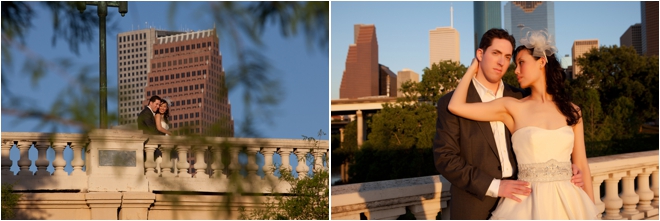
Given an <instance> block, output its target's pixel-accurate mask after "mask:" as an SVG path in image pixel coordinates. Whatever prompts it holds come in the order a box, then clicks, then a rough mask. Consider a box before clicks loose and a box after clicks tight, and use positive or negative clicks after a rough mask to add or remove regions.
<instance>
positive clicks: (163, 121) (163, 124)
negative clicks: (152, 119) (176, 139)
mask: <svg viewBox="0 0 660 221" xmlns="http://www.w3.org/2000/svg"><path fill="white" fill-rule="evenodd" d="M160 126H161V127H162V128H163V129H165V130H170V125H167V123H165V120H161V121H160ZM165 136H169V135H167V134H165Z"/></svg>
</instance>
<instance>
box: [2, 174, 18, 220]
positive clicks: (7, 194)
mask: <svg viewBox="0 0 660 221" xmlns="http://www.w3.org/2000/svg"><path fill="white" fill-rule="evenodd" d="M13 188H14V187H13V185H11V184H4V183H3V184H2V219H4V220H6V219H13V218H14V208H15V207H16V205H17V204H18V200H19V199H20V198H21V194H17V193H14V190H13Z"/></svg>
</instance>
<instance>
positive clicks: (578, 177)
mask: <svg viewBox="0 0 660 221" xmlns="http://www.w3.org/2000/svg"><path fill="white" fill-rule="evenodd" d="M571 166H572V167H573V177H571V183H573V184H575V185H576V186H578V187H580V188H582V187H583V186H584V181H583V180H582V172H581V171H580V168H578V167H577V166H576V165H575V164H571Z"/></svg>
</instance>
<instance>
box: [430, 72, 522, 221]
mask: <svg viewBox="0 0 660 221" xmlns="http://www.w3.org/2000/svg"><path fill="white" fill-rule="evenodd" d="M523 93H524V92H523V91H522V90H520V89H518V88H514V87H512V86H510V85H507V84H504V96H506V97H515V98H517V99H520V98H522V97H523V96H524V94H523ZM453 94H454V92H453V91H452V92H450V93H449V94H447V95H445V96H443V97H442V98H440V100H439V101H438V105H437V113H438V119H437V121H436V133H435V139H434V140H433V157H434V160H435V167H436V169H437V170H438V172H440V174H441V175H442V176H444V177H445V178H446V179H447V180H449V182H451V188H450V192H451V200H450V202H449V206H450V219H472V220H483V219H487V218H489V217H490V213H491V212H492V211H493V210H494V209H495V206H496V204H497V200H498V198H493V197H488V196H486V191H487V190H488V186H490V183H491V182H492V180H493V178H498V179H501V178H502V167H501V163H500V158H499V155H498V151H497V146H496V144H495V138H494V137H493V131H492V129H491V127H490V122H482V121H473V120H469V119H465V118H462V117H458V116H456V115H454V114H452V113H451V112H449V110H448V109H447V106H448V105H449V101H450V100H451V97H452V95H453ZM467 102H468V103H475V102H481V98H480V97H479V94H478V93H477V90H476V88H475V87H474V84H473V83H470V88H469V89H468V94H467ZM506 143H507V150H508V154H509V160H510V161H511V166H512V167H513V178H516V176H517V174H518V167H517V161H516V158H515V156H514V153H513V150H512V147H511V132H510V131H509V130H508V128H507V129H506Z"/></svg>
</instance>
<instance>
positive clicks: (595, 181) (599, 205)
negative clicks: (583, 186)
mask: <svg viewBox="0 0 660 221" xmlns="http://www.w3.org/2000/svg"><path fill="white" fill-rule="evenodd" d="M608 177H609V176H607V174H606V175H600V176H593V177H592V183H591V184H592V185H593V190H594V201H595V204H596V209H597V211H598V218H602V216H603V212H605V203H603V201H602V200H601V199H600V185H603V181H604V180H605V179H607V178H608Z"/></svg>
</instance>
